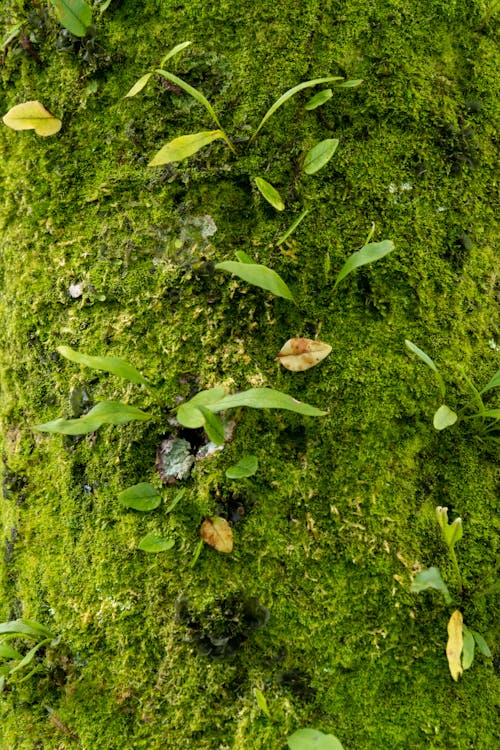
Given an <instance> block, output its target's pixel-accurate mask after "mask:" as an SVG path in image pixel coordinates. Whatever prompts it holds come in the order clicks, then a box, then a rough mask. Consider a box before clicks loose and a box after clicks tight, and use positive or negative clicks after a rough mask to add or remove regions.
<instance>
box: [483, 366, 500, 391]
mask: <svg viewBox="0 0 500 750" xmlns="http://www.w3.org/2000/svg"><path fill="white" fill-rule="evenodd" d="M499 387H500V370H497V372H496V373H495V374H494V375H493V377H492V378H491V380H490V382H489V383H488V384H487V385H485V386H484V388H483V389H482V390H481V391H479V392H480V393H485V392H486V391H489V390H490V389H491V388H499Z"/></svg>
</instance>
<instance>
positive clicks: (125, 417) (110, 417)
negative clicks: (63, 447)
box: [34, 401, 151, 435]
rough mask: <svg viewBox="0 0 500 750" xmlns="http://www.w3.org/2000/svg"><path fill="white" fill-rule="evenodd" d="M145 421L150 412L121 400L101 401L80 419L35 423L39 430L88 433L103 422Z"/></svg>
mask: <svg viewBox="0 0 500 750" xmlns="http://www.w3.org/2000/svg"><path fill="white" fill-rule="evenodd" d="M134 419H136V420H139V421H141V422H145V421H146V420H148V419H151V416H150V415H149V414H146V412H144V411H141V409H138V408H137V407H136V406H130V405H129V404H123V403H121V401H100V402H99V403H98V404H96V405H95V406H94V408H93V409H91V410H90V411H89V412H88V413H87V414H85V415H84V416H83V417H80V418H79V419H64V418H62V417H61V418H60V419H55V420H54V421H53V422H46V423H45V424H38V425H35V427H34V429H35V430H38V431H39V432H50V433H59V434H61V435H86V434H87V433H89V432H95V431H96V430H98V429H99V427H101V426H102V425H103V424H113V425H122V424H127V422H131V421H132V420H134Z"/></svg>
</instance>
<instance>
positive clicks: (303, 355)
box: [277, 339, 332, 372]
mask: <svg viewBox="0 0 500 750" xmlns="http://www.w3.org/2000/svg"><path fill="white" fill-rule="evenodd" d="M331 351H332V347H331V346H330V344H323V343H322V342H321V341H313V340H312V339H289V340H288V341H287V342H286V344H285V345H284V346H283V347H282V348H281V351H280V352H279V354H278V356H277V359H279V361H280V362H281V364H282V365H283V367H286V369H287V370H291V371H292V372H302V371H303V370H308V369H309V368H310V367H314V365H317V364H318V362H321V360H322V359H324V358H325V357H327V356H328V355H329V354H330V352H331Z"/></svg>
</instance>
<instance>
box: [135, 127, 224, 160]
mask: <svg viewBox="0 0 500 750" xmlns="http://www.w3.org/2000/svg"><path fill="white" fill-rule="evenodd" d="M219 138H222V139H223V140H225V136H224V133H223V132H222V130H203V131H202V132H201V133H191V134H190V135H181V136H179V138H174V140H173V141H169V143H166V144H165V146H163V148H161V149H160V150H159V151H158V153H157V154H156V156H154V157H153V158H152V159H151V161H150V162H149V164H148V167H160V166H161V165H162V164H170V163H171V162H174V161H182V160H183V159H187V158H188V157H189V156H192V155H193V154H196V153H197V152H198V151H199V150H200V149H202V148H204V146H208V144H209V143H212V142H213V141H216V140H218V139H219Z"/></svg>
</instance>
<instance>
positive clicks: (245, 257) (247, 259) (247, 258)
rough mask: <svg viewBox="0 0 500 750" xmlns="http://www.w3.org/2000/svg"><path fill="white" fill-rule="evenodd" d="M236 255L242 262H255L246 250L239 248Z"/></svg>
mask: <svg viewBox="0 0 500 750" xmlns="http://www.w3.org/2000/svg"><path fill="white" fill-rule="evenodd" d="M236 257H237V258H238V260H239V261H240V263H250V265H252V263H253V262H254V261H253V260H252V258H251V257H250V256H249V255H247V253H245V252H244V250H237V251H236Z"/></svg>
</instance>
